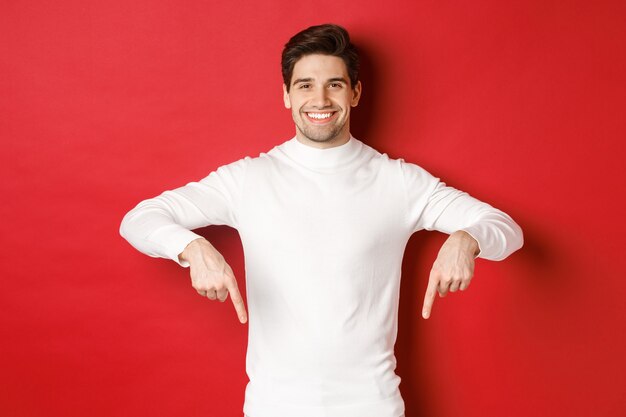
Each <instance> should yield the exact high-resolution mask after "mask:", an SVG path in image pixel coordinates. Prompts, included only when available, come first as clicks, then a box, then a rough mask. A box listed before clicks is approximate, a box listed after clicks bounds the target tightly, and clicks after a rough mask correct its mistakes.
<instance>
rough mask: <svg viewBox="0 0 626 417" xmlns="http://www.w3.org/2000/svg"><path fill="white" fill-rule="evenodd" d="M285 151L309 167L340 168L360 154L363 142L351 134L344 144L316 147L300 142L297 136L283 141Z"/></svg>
mask: <svg viewBox="0 0 626 417" xmlns="http://www.w3.org/2000/svg"><path fill="white" fill-rule="evenodd" d="M281 148H282V150H283V152H285V153H286V154H287V156H289V157H290V158H291V159H293V160H295V161H296V162H298V163H300V164H302V165H304V166H307V167H309V168H321V169H332V168H339V167H341V166H343V165H345V164H347V163H348V162H350V161H352V160H353V159H354V158H356V156H357V155H358V154H359V151H360V149H361V142H360V141H359V140H358V139H356V138H354V137H353V136H352V135H350V139H348V141H347V142H346V143H344V144H342V145H339V146H334V147H332V148H324V149H322V148H315V147H313V146H309V145H305V144H304V143H302V142H300V141H299V140H298V139H297V138H296V137H295V136H294V137H293V138H291V139H290V140H288V141H286V142H285V143H283V146H281Z"/></svg>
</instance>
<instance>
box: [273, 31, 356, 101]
mask: <svg viewBox="0 0 626 417" xmlns="http://www.w3.org/2000/svg"><path fill="white" fill-rule="evenodd" d="M310 54H323V55H332V56H336V57H339V58H341V59H343V62H345V63H346V68H347V69H348V76H349V77H350V86H351V87H352V88H354V86H355V85H356V83H357V81H358V80H359V54H358V52H357V50H356V47H355V46H354V45H353V44H352V43H350V36H349V35H348V31H347V30H345V29H344V28H343V27H341V26H339V25H334V24H324V25H317V26H311V27H309V28H307V29H304V30H303V31H301V32H298V33H296V34H295V35H294V36H292V37H291V39H289V42H287V43H286V44H285V48H284V49H283V54H282V59H281V66H282V71H283V82H284V83H285V85H286V86H287V91H289V88H290V87H291V85H290V84H291V75H292V73H293V67H294V66H295V65H296V62H298V60H299V59H300V58H302V57H303V56H305V55H310Z"/></svg>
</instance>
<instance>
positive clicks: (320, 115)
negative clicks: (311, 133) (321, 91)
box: [304, 111, 337, 123]
mask: <svg viewBox="0 0 626 417" xmlns="http://www.w3.org/2000/svg"><path fill="white" fill-rule="evenodd" d="M336 113H337V112H336V111H328V112H305V113H304V114H306V116H307V118H308V119H309V120H311V121H312V122H313V123H325V122H327V121H329V120H330V119H332V118H333V117H334V116H335V114H336Z"/></svg>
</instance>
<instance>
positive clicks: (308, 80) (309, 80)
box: [292, 77, 313, 85]
mask: <svg viewBox="0 0 626 417" xmlns="http://www.w3.org/2000/svg"><path fill="white" fill-rule="evenodd" d="M311 81H313V78H310V77H309V78H298V79H296V80H294V81H293V83H292V85H296V84H298V83H310V82H311Z"/></svg>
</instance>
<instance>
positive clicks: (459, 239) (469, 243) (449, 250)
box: [422, 231, 480, 319]
mask: <svg viewBox="0 0 626 417" xmlns="http://www.w3.org/2000/svg"><path fill="white" fill-rule="evenodd" d="M479 251H480V248H479V246H478V242H476V240H475V239H474V238H473V237H472V236H471V235H470V234H469V233H467V232H464V231H458V232H454V233H452V234H451V235H450V237H449V238H448V239H447V240H446V241H445V243H444V244H443V246H442V247H441V249H440V250H439V254H438V255H437V259H436V260H435V263H434V265H433V267H432V269H431V270H430V277H429V278H428V288H427V289H426V296H425V297H424V307H423V309H422V317H424V318H425V319H427V318H428V317H430V311H431V310H432V308H433V303H434V302H435V296H436V294H437V292H439V296H440V297H445V296H446V295H447V294H448V291H450V292H455V291H456V290H459V289H460V290H461V291H464V290H465V289H466V288H467V287H468V286H469V284H470V281H471V279H472V277H473V276H474V259H475V258H476V256H477V255H478V253H479Z"/></svg>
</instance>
